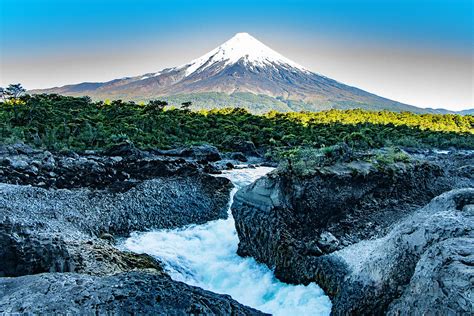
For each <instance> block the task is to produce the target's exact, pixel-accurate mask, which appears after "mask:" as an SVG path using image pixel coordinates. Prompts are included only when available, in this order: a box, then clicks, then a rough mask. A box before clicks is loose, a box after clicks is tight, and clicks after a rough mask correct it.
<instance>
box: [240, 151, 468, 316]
mask: <svg viewBox="0 0 474 316" xmlns="http://www.w3.org/2000/svg"><path fill="white" fill-rule="evenodd" d="M403 158H404V159H402V160H400V161H393V159H387V158H386V157H384V155H383V154H382V155H381V154H380V153H379V154H372V155H370V154H369V155H366V154H364V155H362V156H359V157H357V158H356V159H350V158H349V159H345V158H344V159H342V158H340V159H339V161H335V162H334V161H333V162H331V163H330V164H322V165H321V166H317V167H315V168H314V169H313V170H310V171H309V172H307V170H305V172H304V173H301V172H300V171H301V170H297V169H296V167H295V166H294V165H291V164H290V165H289V166H287V167H286V168H280V169H279V170H277V171H276V172H274V173H271V174H269V175H268V176H266V177H264V178H261V179H259V180H257V181H256V182H255V183H254V184H252V185H250V186H248V187H246V188H244V189H242V190H240V191H239V192H238V193H237V194H236V196H235V199H234V204H233V208H232V213H233V216H234V218H235V221H236V228H237V232H238V235H239V239H240V243H239V249H238V253H239V254H240V255H242V256H252V257H254V258H255V259H256V260H257V261H260V262H263V263H265V264H267V265H268V266H269V267H271V268H274V269H275V275H276V276H277V277H278V278H279V279H280V280H282V281H285V282H289V283H296V284H299V283H303V284H307V283H309V282H317V283H318V284H319V285H320V286H321V287H323V289H324V290H325V292H326V293H327V294H328V295H330V296H331V297H332V301H333V313H335V314H348V313H349V314H352V313H354V314H361V313H362V314H367V313H369V314H373V313H376V314H378V313H390V314H400V313H401V314H423V313H430V312H440V313H461V314H462V313H469V311H472V309H473V301H472V297H471V296H472V283H471V282H470V281H469V280H470V279H472V277H473V275H474V271H473V270H472V263H473V262H472V255H473V253H474V244H473V241H474V239H473V237H474V232H473V230H474V217H473V215H474V213H473V204H474V189H472V188H474V178H473V175H472V173H471V172H469V171H468V170H470V169H472V166H473V165H474V155H473V154H472V153H469V152H453V153H450V154H449V155H446V154H440V153H436V152H427V151H425V152H423V151H417V152H412V153H411V155H405V154H404V156H403ZM453 189H454V190H453ZM445 192H446V193H445ZM436 196H438V197H436ZM433 198H434V199H433ZM432 199H433V200H432ZM430 201H431V202H430ZM425 205H426V206H425Z"/></svg>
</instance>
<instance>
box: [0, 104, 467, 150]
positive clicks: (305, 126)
mask: <svg viewBox="0 0 474 316" xmlns="http://www.w3.org/2000/svg"><path fill="white" fill-rule="evenodd" d="M189 107H190V104H189V103H185V104H184V106H181V107H180V108H175V107H172V106H168V104H167V103H166V102H164V101H150V102H149V103H147V104H135V103H133V102H122V101H113V102H111V103H108V102H107V103H104V102H92V101H91V100H90V98H87V97H82V98H78V97H65V96H60V95H35V96H29V95H25V96H21V97H18V98H10V99H8V100H5V101H4V102H3V103H0V137H1V141H2V142H3V143H9V142H10V143H11V142H17V141H23V142H26V143H30V144H33V145H35V146H38V147H43V148H47V149H51V150H62V149H74V150H85V149H101V148H104V147H107V146H109V145H112V144H115V143H117V142H122V141H124V140H130V141H132V142H133V143H135V145H137V146H139V147H141V148H151V147H158V148H170V147H176V146H181V145H190V144H198V143H209V144H212V145H215V146H217V147H218V148H220V149H221V150H224V151H225V150H232V146H233V144H235V143H236V142H239V141H247V140H249V141H252V142H254V143H255V145H256V146H257V147H258V148H292V147H300V146H308V147H317V148H319V147H324V146H330V145H334V144H336V143H339V142H345V143H347V144H348V145H349V146H352V147H356V148H377V147H383V146H394V145H400V146H412V147H435V148H449V147H456V148H468V149H474V116H472V115H466V116H462V115H454V114H444V115H442V114H414V113H410V112H402V113H395V112H388V111H380V112H370V111H364V110H330V111H324V112H316V113H308V112H298V113H296V112H292V113H278V112H269V113H266V114H263V115H254V114H250V113H249V112H247V111H246V110H243V109H238V108H237V109H235V108H233V109H230V108H229V109H216V110H203V111H196V112H195V111H190V110H189Z"/></svg>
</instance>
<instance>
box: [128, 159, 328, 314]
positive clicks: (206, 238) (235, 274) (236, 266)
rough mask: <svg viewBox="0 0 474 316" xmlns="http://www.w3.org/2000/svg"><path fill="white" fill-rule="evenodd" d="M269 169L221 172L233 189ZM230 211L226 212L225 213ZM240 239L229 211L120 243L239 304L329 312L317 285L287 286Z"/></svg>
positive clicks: (295, 311) (178, 277)
mask: <svg viewBox="0 0 474 316" xmlns="http://www.w3.org/2000/svg"><path fill="white" fill-rule="evenodd" d="M271 170H272V168H267V167H259V168H256V169H238V170H232V171H228V172H225V173H224V174H223V176H225V177H227V178H229V179H230V180H231V181H232V182H233V183H234V185H235V188H234V190H233V191H232V193H231V202H232V198H233V195H234V194H235V192H236V191H237V190H238V188H240V187H242V186H244V185H247V184H250V183H252V182H253V181H255V180H256V179H258V178H259V177H261V176H263V175H265V174H266V173H268V172H270V171H271ZM229 213H230V212H229ZM238 242H239V239H238V237H237V232H236V230H235V226H234V219H233V218H232V215H229V218H228V219H226V220H216V221H212V222H209V223H206V224H204V225H191V226H188V227H184V228H180V229H173V230H157V231H153V232H146V233H134V234H132V236H131V237H130V238H128V239H127V240H125V242H124V243H123V245H122V247H123V248H125V249H128V250H130V251H134V252H137V253H147V254H149V255H152V256H155V257H157V258H159V259H160V260H161V261H162V262H163V263H164V264H165V269H166V270H167V272H168V273H169V274H170V276H171V277H172V278H173V279H174V280H177V281H182V282H185V283H187V284H190V285H195V286H199V287H201V288H204V289H206V290H210V291H213V292H216V293H221V294H229V295H231V296H232V298H234V299H235V300H237V301H239V302H240V303H242V304H245V305H248V306H251V307H254V308H256V309H258V310H261V311H263V312H267V313H271V314H274V315H329V313H330V310H331V301H330V300H329V298H328V297H327V296H326V295H325V294H324V292H323V291H322V290H321V288H320V287H319V286H318V285H316V284H313V283H312V284H309V285H308V286H304V285H289V284H285V283H282V282H280V281H278V280H277V279H276V278H275V277H274V275H273V272H272V271H271V270H270V269H269V268H267V266H265V265H263V264H259V263H257V262H256V261H255V260H254V259H252V258H242V257H239V256H238V255H237V254H236V252H237V245H238Z"/></svg>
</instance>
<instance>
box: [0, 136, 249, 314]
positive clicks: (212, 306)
mask: <svg viewBox="0 0 474 316" xmlns="http://www.w3.org/2000/svg"><path fill="white" fill-rule="evenodd" d="M219 155H220V154H219V152H218V151H217V150H216V149H215V148H213V147H210V146H201V147H194V148H190V149H188V150H187V151H185V152H176V153H167V154H166V155H164V154H163V153H160V152H155V151H140V150H138V149H136V148H135V147H134V146H133V145H131V144H122V145H119V146H116V147H113V148H111V149H109V150H108V151H107V152H105V153H97V152H86V153H83V154H81V155H79V154H77V153H73V152H68V153H50V152H47V151H41V150H35V149H32V148H30V147H28V146H25V145H22V144H17V145H13V146H2V147H0V182H2V183H1V184H0V258H2V264H1V265H0V276H1V277H0V313H23V312H28V313H30V312H32V313H86V314H89V313H165V314H170V313H171V314H199V313H201V314H209V313H212V314H258V311H256V310H253V309H251V308H248V307H245V306H243V305H241V304H239V303H237V302H236V301H234V300H232V299H231V298H230V297H229V296H225V295H218V294H214V293H211V292H208V291H204V290H202V289H199V288H196V287H192V286H189V285H186V284H183V283H180V282H175V281H173V280H171V278H170V277H169V276H168V275H167V274H166V273H165V272H163V269H162V268H161V264H160V263H159V262H158V261H156V260H155V259H153V258H152V257H150V256H147V255H139V254H133V253H128V252H123V251H119V250H118V249H117V248H116V247H115V246H114V242H115V239H116V238H117V237H122V236H128V234H130V233H131V232H132V231H136V230H140V231H143V230H148V229H153V228H176V227H182V226H184V225H188V224H200V223H205V222H207V221H210V220H215V219H218V218H225V217H226V216H227V206H228V202H229V193H230V190H231V187H232V186H231V184H230V182H229V181H228V180H227V179H225V178H217V177H214V176H211V175H209V174H208V173H207V172H205V171H206V170H208V169H209V168H210V167H209V166H210V164H209V163H210V162H212V161H215V160H216V159H217V160H219V159H220V156H219ZM216 170H217V169H216ZM217 171H218V170H217Z"/></svg>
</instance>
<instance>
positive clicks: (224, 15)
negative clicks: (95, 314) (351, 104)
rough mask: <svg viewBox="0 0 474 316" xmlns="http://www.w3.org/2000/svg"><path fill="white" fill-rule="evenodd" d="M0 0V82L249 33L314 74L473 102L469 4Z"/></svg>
mask: <svg viewBox="0 0 474 316" xmlns="http://www.w3.org/2000/svg"><path fill="white" fill-rule="evenodd" d="M0 1H1V6H2V10H1V18H2V19H1V22H0V60H1V64H0V66H1V75H0V85H2V86H5V85H7V84H9V83H16V82H21V83H22V84H23V85H24V86H25V87H26V88H28V89H34V88H48V87H53V86H63V85H67V84H74V83H79V82H85V81H88V82H95V81H99V82H102V81H108V80H112V79H116V78H121V77H127V76H134V75H141V74H144V73H148V72H156V71H159V70H161V69H163V68H167V67H174V66H179V65H182V64H185V63H187V62H189V61H191V60H192V59H195V58H197V57H199V56H201V55H203V54H205V53H207V52H208V51H210V50H211V49H214V48H215V47H217V46H218V45H220V44H222V43H223V42H225V41H226V40H228V39H229V38H230V37H232V36H233V35H234V34H235V33H238V32H248V33H250V34H251V35H253V36H255V37H256V38H257V39H258V40H260V41H262V42H263V43H264V44H266V45H268V46H269V47H271V48H272V49H274V50H276V51H278V52H279V53H281V54H282V55H284V56H285V57H287V58H289V59H291V60H293V61H295V62H297V63H299V64H301V65H303V66H304V67H306V68H308V69H310V70H312V71H314V72H316V73H320V74H323V75H325V76H328V77H330V78H333V79H335V80H338V81H340V82H343V83H346V84H349V85H352V86H356V87H358V88H361V89H364V90H367V91H369V92H372V93H375V94H377V95H380V96H382V97H386V98H389V99H392V100H396V101H399V102H403V103H407V104H411V105H415V106H420V107H433V108H447V109H451V110H461V109H467V108H474V101H473V37H472V36H473V27H472V25H471V23H472V3H471V2H470V1H465V0H456V1H447V0H445V1H440V0H434V1H425V0H417V1H408V0H397V1H396V0H388V1H384V2H383V3H380V2H377V1H373V0H370V1H369V0H364V1H358V2H357V3H355V2H354V1H349V0H335V1H334V0H333V1H328V0H319V1H271V2H270V1H261V2H259V3H258V4H254V3H252V2H250V1H239V2H229V3H225V4H223V3H220V2H217V1H201V2H199V3H197V2H193V1H185V0H180V1H174V2H172V3H169V2H167V1H149V0H141V1H126V0H119V1H113V2H112V1H108V0H102V1H95V2H94V1H90V0H85V1H76V0H72V1H68V2H67V3H62V2H61V1H58V0H48V1H39V0H19V1H12V0H0Z"/></svg>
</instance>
